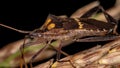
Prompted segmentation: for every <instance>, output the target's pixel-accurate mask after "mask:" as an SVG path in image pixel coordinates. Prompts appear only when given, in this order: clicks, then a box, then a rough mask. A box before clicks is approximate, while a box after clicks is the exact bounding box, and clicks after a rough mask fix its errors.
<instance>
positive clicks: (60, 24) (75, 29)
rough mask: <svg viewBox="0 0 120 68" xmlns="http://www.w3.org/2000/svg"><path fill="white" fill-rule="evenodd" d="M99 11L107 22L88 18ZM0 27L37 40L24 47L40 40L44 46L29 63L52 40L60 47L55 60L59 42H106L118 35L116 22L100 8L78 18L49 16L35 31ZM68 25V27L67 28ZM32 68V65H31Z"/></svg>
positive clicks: (58, 57)
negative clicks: (57, 41) (57, 42)
mask: <svg viewBox="0 0 120 68" xmlns="http://www.w3.org/2000/svg"><path fill="white" fill-rule="evenodd" d="M99 9H101V10H102V12H103V13H104V15H105V17H106V19H107V22H103V21H98V20H95V19H91V18H88V17H90V16H91V15H92V14H93V13H94V12H96V11H97V10H99ZM0 25H1V26H4V27H7V28H10V29H13V30H16V31H19V32H21V33H29V34H28V35H27V36H26V38H31V39H32V40H33V39H37V40H36V41H34V42H29V43H26V44H24V45H23V46H22V47H21V48H23V47H24V46H25V47H26V46H30V45H32V44H36V43H37V44H38V43H41V40H40V39H42V40H43V41H44V42H45V43H47V44H46V46H44V47H43V49H41V50H39V51H38V53H36V54H35V55H34V56H33V57H32V58H31V60H30V63H32V61H33V60H34V58H35V57H36V56H37V55H38V54H39V53H41V52H42V51H43V50H44V49H46V47H47V46H48V45H50V43H51V41H52V40H59V41H60V45H59V49H58V55H57V59H58V60H59V59H60V52H61V47H62V46H61V42H62V41H64V40H68V39H71V38H72V39H73V41H77V42H95V41H107V40H114V39H116V38H117V37H119V35H117V32H116V28H117V22H116V20H114V19H113V18H112V17H111V16H110V15H109V14H108V13H106V12H105V11H104V9H103V8H102V7H101V6H97V7H94V8H93V9H91V10H90V11H88V12H87V13H85V14H84V15H83V16H81V17H80V18H68V17H58V16H55V15H51V14H50V15H49V16H48V18H47V20H46V22H45V24H44V25H43V27H42V28H41V29H36V30H34V31H31V32H29V31H20V30H17V29H14V28H11V27H8V26H6V25H3V24H0ZM67 25H69V26H67ZM32 40H31V41H32ZM31 67H32V65H31Z"/></svg>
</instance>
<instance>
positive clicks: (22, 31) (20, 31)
mask: <svg viewBox="0 0 120 68" xmlns="http://www.w3.org/2000/svg"><path fill="white" fill-rule="evenodd" d="M0 26H3V27H5V28H8V29H11V30H14V31H17V32H19V33H24V34H26V33H30V32H31V31H24V30H19V29H16V28H13V27H10V26H7V25H4V24H1V23H0Z"/></svg>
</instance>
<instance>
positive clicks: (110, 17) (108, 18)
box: [99, 5, 118, 35]
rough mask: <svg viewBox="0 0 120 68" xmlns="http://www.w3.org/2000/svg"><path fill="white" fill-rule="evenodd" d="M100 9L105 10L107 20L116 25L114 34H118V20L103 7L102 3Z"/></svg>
mask: <svg viewBox="0 0 120 68" xmlns="http://www.w3.org/2000/svg"><path fill="white" fill-rule="evenodd" d="M99 9H101V10H102V12H103V14H104V16H105V18H106V20H107V22H108V23H111V24H113V25H115V27H114V29H113V34H116V35H118V33H117V31H116V30H117V27H118V21H117V20H115V19H114V18H113V17H112V16H111V15H109V14H108V13H107V12H106V11H105V10H104V9H103V7H102V6H101V5H99Z"/></svg>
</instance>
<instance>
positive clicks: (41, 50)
mask: <svg viewBox="0 0 120 68" xmlns="http://www.w3.org/2000/svg"><path fill="white" fill-rule="evenodd" d="M50 43H51V41H48V43H47V44H46V45H45V46H44V47H43V48H42V49H40V50H39V51H38V52H37V53H36V54H34V55H33V56H32V58H31V59H30V62H29V63H30V67H31V68H33V66H32V61H33V60H34V59H35V58H36V57H37V56H38V54H40V53H42V52H43V51H44V50H45V49H46V48H47V47H48V45H50Z"/></svg>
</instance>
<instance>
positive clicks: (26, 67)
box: [20, 38, 28, 68]
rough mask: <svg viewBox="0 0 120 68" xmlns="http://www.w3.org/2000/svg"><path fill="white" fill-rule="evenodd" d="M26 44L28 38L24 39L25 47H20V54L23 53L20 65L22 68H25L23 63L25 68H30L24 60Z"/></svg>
mask: <svg viewBox="0 0 120 68" xmlns="http://www.w3.org/2000/svg"><path fill="white" fill-rule="evenodd" d="M25 42H26V38H24V42H23V45H22V46H21V47H20V52H21V63H20V68H23V63H24V64H25V68H28V66H27V64H26V62H25V59H24V47H25Z"/></svg>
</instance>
